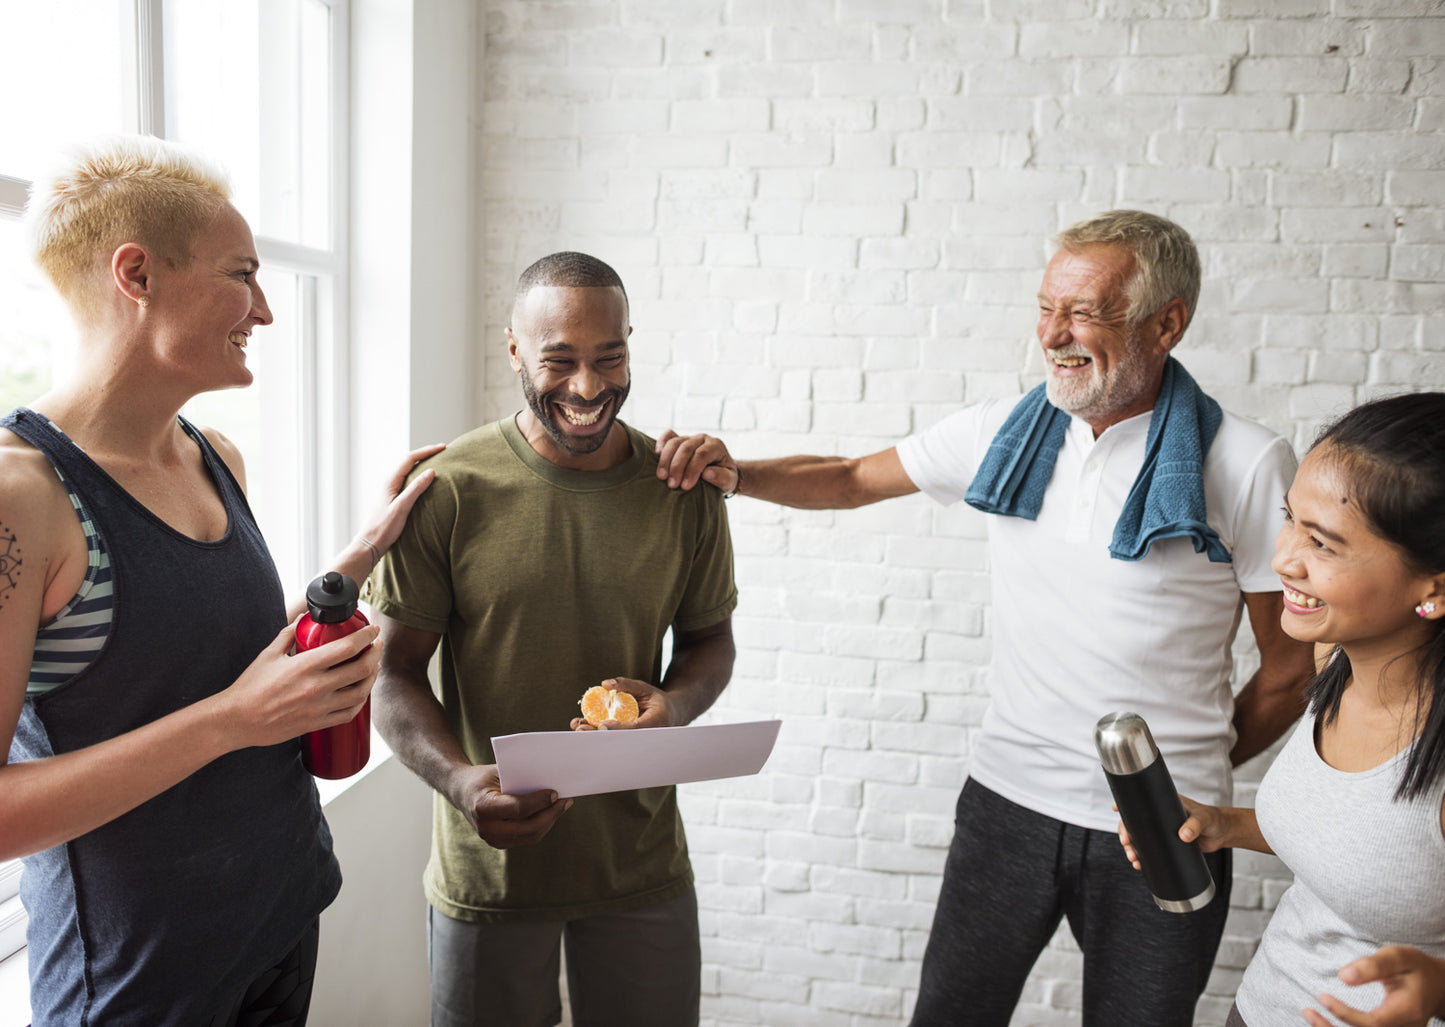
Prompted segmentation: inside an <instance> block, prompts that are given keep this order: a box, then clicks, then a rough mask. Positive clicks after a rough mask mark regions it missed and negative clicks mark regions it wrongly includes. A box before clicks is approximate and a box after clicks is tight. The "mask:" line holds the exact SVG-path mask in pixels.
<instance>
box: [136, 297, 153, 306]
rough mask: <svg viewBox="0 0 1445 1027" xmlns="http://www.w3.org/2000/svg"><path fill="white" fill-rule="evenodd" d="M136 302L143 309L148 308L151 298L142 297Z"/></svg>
mask: <svg viewBox="0 0 1445 1027" xmlns="http://www.w3.org/2000/svg"><path fill="white" fill-rule="evenodd" d="M136 302H137V303H139V304H140V305H141V306H143V307H148V306H150V305H151V298H150V297H149V296H142V297H141V298H140V299H138V300H136Z"/></svg>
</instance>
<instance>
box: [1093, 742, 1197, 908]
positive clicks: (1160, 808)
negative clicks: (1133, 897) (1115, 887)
mask: <svg viewBox="0 0 1445 1027" xmlns="http://www.w3.org/2000/svg"><path fill="white" fill-rule="evenodd" d="M1094 745H1095V746H1096V747H1097V748H1098V750H1099V762H1101V763H1102V764H1103V765H1104V776H1105V777H1106V778H1108V780H1109V790H1110V791H1111V792H1113V793H1114V802H1115V804H1116V805H1117V806H1118V807H1119V819H1120V820H1122V821H1123V822H1124V827H1125V828H1126V829H1127V830H1128V832H1129V838H1130V840H1131V841H1132V842H1133V843H1134V851H1135V852H1136V853H1137V854H1138V856H1139V866H1140V867H1141V869H1142V870H1143V872H1144V881H1145V883H1146V884H1148V886H1149V891H1150V892H1152V893H1153V895H1154V901H1155V902H1156V903H1158V904H1159V908H1160V909H1162V910H1165V911H1167V912H1170V913H1190V912H1193V911H1194V910H1196V909H1202V908H1204V907H1205V906H1207V905H1209V900H1210V899H1212V898H1214V878H1212V877H1210V875H1209V867H1207V866H1206V865H1205V863H1204V854H1203V853H1202V852H1200V851H1199V844H1198V843H1197V842H1184V841H1180V839H1179V828H1180V825H1182V824H1183V823H1184V821H1185V820H1186V819H1188V816H1189V814H1188V813H1187V812H1186V811H1185V809H1184V803H1182V802H1180V801H1179V792H1178V791H1176V790H1175V788H1174V779H1173V778H1172V777H1170V776H1169V768H1168V767H1166V766H1165V765H1164V757H1163V756H1161V755H1159V747H1158V746H1156V745H1155V744H1154V736H1153V735H1151V734H1150V733H1149V725H1148V724H1146V723H1144V718H1143V717H1141V716H1139V714H1137V713H1110V714H1109V715H1108V716H1106V717H1103V718H1101V719H1100V720H1099V723H1098V724H1097V725H1096V726H1095V727H1094Z"/></svg>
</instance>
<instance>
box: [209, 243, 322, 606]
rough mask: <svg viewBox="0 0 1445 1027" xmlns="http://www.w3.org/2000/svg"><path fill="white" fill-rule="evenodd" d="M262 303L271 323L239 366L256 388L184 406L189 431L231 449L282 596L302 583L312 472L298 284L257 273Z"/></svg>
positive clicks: (277, 274) (281, 275) (295, 279)
mask: <svg viewBox="0 0 1445 1027" xmlns="http://www.w3.org/2000/svg"><path fill="white" fill-rule="evenodd" d="M261 281H262V287H263V288H264V289H265V291H266V300H267V302H268V304H269V305H270V307H271V313H272V314H273V315H274V316H275V319H276V320H275V322H274V323H273V324H271V325H269V326H267V327H264V328H258V329H257V330H256V332H255V333H254V334H253V335H252V336H251V343H250V345H249V346H247V347H246V366H248V367H249V368H250V369H251V373H252V374H253V375H255V380H254V381H253V382H252V383H251V385H250V386H249V387H248V388H245V389H228V390H226V391H224V392H208V393H206V394H204V395H201V396H197V397H196V398H195V399H193V400H191V402H190V403H188V404H186V408H185V411H184V413H185V415H186V417H187V418H188V419H190V420H191V421H194V422H195V423H196V424H199V425H203V426H206V427H212V428H216V429H219V430H220V432H221V433H222V434H223V435H225V436H226V437H227V438H228V439H230V440H231V441H232V442H233V443H235V445H236V448H238V449H239V450H240V451H241V456H242V458H243V459H244V460H245V462H246V494H247V498H248V499H249V501H250V504H251V510H252V511H253V512H254V513H255V515H256V521H257V523H258V524H260V526H261V532H262V534H264V535H265V536H266V542H267V544H268V545H269V546H270V547H271V555H272V557H274V558H275V560H276V568H277V570H279V571H280V573H281V583H282V585H283V586H284V587H285V589H286V594H287V596H293V595H296V594H297V593H298V592H299V591H300V588H301V586H302V585H304V583H305V579H304V575H305V574H306V571H307V570H308V569H307V568H303V567H302V565H301V561H302V539H303V538H304V530H303V527H304V526H303V518H304V517H305V516H306V514H307V507H309V503H307V502H306V501H305V497H304V496H303V495H302V483H303V481H304V480H306V479H304V478H303V474H307V475H309V474H310V473H311V468H312V466H313V464H312V461H311V457H310V454H309V453H307V452H305V449H306V446H307V445H308V444H307V442H306V439H307V434H306V432H305V430H304V428H303V425H304V424H305V423H306V422H305V421H304V420H303V417H302V407H301V403H302V394H303V385H304V381H303V378H304V369H303V362H302V359H301V353H302V338H303V331H302V327H303V326H302V324H301V321H300V314H299V312H300V310H301V309H302V306H301V304H300V302H299V296H300V289H301V288H302V286H303V284H304V279H302V278H301V277H299V276H297V275H294V274H291V273H289V272H286V271H278V270H275V269H273V268H265V269H263V270H262V271H261Z"/></svg>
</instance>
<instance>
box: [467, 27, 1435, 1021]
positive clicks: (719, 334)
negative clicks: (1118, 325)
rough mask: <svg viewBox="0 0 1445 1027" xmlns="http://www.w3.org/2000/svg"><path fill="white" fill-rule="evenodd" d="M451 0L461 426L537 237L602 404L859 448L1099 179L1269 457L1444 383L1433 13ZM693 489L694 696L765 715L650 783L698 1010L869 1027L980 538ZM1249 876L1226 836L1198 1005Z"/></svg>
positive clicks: (980, 332) (1274, 869) (788, 440)
mask: <svg viewBox="0 0 1445 1027" xmlns="http://www.w3.org/2000/svg"><path fill="white" fill-rule="evenodd" d="M484 6H485V8H486V14H485V26H484V28H485V32H484V36H485V38H484V40H483V42H482V45H483V46H484V48H485V52H484V54H483V57H482V63H483V69H484V73H483V76H482V83H481V89H482V92H483V95H482V96H481V102H480V104H479V106H478V109H479V111H480V112H481V124H480V126H479V129H478V147H479V154H480V158H481V159H480V161H479V166H480V167H481V168H482V169H483V170H482V178H481V182H480V189H481V199H482V201H483V202H482V203H481V205H480V209H481V210H482V224H481V226H480V236H481V240H482V245H481V246H480V247H479V248H478V252H480V253H482V254H483V255H484V257H483V263H484V266H483V268H482V280H481V281H480V282H479V283H478V293H479V295H480V296H482V297H484V301H483V302H484V305H485V310H484V315H485V316H484V321H485V339H484V340H481V344H482V345H484V346H485V348H486V353H487V359H486V360H485V362H484V367H483V377H482V380H481V381H480V382H479V389H480V391H481V394H482V396H483V410H482V414H483V415H484V416H486V417H495V416H499V415H501V414H502V413H504V412H506V411H510V410H512V409H515V407H516V405H517V403H518V401H519V396H518V389H517V386H516V382H515V378H514V376H513V375H512V374H511V373H510V371H509V370H508V368H507V366H506V363H505V361H504V360H503V358H502V354H503V332H502V328H503V326H504V324H505V321H506V316H507V307H508V303H509V296H510V287H511V283H512V282H513V281H514V280H515V277H516V274H517V273H518V272H519V271H520V269H521V268H522V267H523V266H525V265H526V264H527V263H529V262H530V261H531V260H533V259H535V258H536V257H538V256H541V255H542V254H544V253H547V252H550V251H552V250H555V249H561V248H574V249H583V250H587V251H590V252H593V253H595V254H597V255H598V256H600V257H602V258H604V259H606V260H608V261H610V262H612V263H613V264H614V265H615V266H616V267H617V268H618V270H619V271H620V272H621V273H622V276H623V278H624V280H625V281H626V282H627V284H628V286H629V290H630V292H631V295H632V300H633V320H634V324H635V326H636V334H635V335H634V337H633V343H634V361H635V382H634V389H633V398H632V400H631V401H630V408H629V409H630V418H631V420H632V421H633V423H636V424H637V425H639V426H640V427H642V428H644V429H646V430H648V431H651V432H654V433H655V432H657V431H659V430H661V429H662V428H665V427H675V428H677V429H678V430H680V431H684V432H687V431H699V430H703V431H710V432H721V433H723V434H725V436H726V437H727V438H728V440H729V441H730V443H731V444H732V445H733V447H734V449H735V451H736V452H737V453H738V454H740V455H742V456H752V457H756V456H764V455H773V454H781V453H789V452H799V451H806V452H816V453H848V454H859V453H863V452H869V451H872V450H873V449H876V448H879V447H882V446H886V445H890V444H892V443H893V442H895V441H896V440H897V439H898V438H899V437H901V436H903V435H905V434H907V433H908V432H911V431H915V430H918V429H920V428H923V427H926V426H927V425H929V424H932V423H933V422H935V421H936V420H938V419H939V418H940V417H942V416H944V415H945V414H946V413H948V412H949V411H951V410H953V409H956V408H957V407H958V406H959V405H960V404H961V403H964V402H967V401H970V400H975V399H979V398H981V397H985V396H989V395H995V394H999V393H1001V392H1012V391H1015V390H1017V389H1019V388H1020V387H1022V386H1027V385H1030V384H1032V383H1033V382H1035V381H1037V378H1038V374H1039V361H1038V359H1037V356H1036V355H1035V354H1034V345H1035V344H1034V343H1033V338H1032V324H1033V301H1032V296H1033V293H1034V290H1035V289H1036V287H1037V283H1038V278H1039V273H1040V270H1041V269H1042V266H1043V263H1044V260H1045V258H1046V254H1047V249H1046V245H1045V239H1046V237H1047V236H1048V235H1049V234H1050V233H1051V232H1053V231H1055V230H1057V229H1059V228H1061V227H1063V226H1065V225H1067V224H1069V223H1071V222H1073V221H1075V220H1077V219H1078V218H1080V217H1083V216H1086V215H1088V214H1091V213H1094V212H1097V211H1099V210H1103V209H1107V208H1110V207H1116V206H1140V207H1145V208H1147V209H1151V210H1155V211H1158V212H1160V213H1163V214H1166V215H1169V216H1171V217H1174V218H1176V219H1177V220H1179V221H1180V222H1181V223H1182V224H1184V225H1185V226H1186V227H1187V228H1189V229H1190V230H1191V232H1193V233H1194V235H1195V238H1196V239H1197V241H1198V243H1199V245H1200V248H1201V251H1202V253H1203V257H1204V263H1205V269H1206V284H1205V289H1204V295H1203V297H1202V300H1201V310H1200V315H1199V318H1198V320H1197V321H1196V322H1195V324H1194V326H1193V328H1192V329H1191V332H1190V335H1189V337H1187V338H1186V340H1185V341H1184V343H1183V345H1182V346H1181V348H1180V350H1179V351H1178V355H1179V356H1180V358H1181V359H1182V360H1183V361H1184V362H1185V363H1186V364H1187V365H1188V366H1189V367H1190V368H1191V369H1192V370H1194V372H1195V373H1196V375H1198V376H1199V377H1200V378H1201V379H1202V380H1203V382H1204V384H1205V385H1206V387H1208V388H1210V389H1211V391H1213V392H1214V393H1215V394H1216V395H1217V396H1218V397H1219V398H1220V399H1221V401H1222V402H1224V404H1225V405H1226V406H1227V407H1229V408H1230V409H1233V410H1235V411H1237V412H1239V413H1241V414H1244V415H1246V416H1250V417H1253V418H1256V419H1258V420H1260V421H1263V422H1264V423H1266V424H1268V425H1270V426H1272V427H1274V428H1276V429H1277V430H1279V431H1281V432H1283V433H1285V434H1286V435H1287V436H1289V437H1290V438H1291V439H1292V440H1293V441H1294V442H1295V444H1296V445H1297V446H1303V445H1305V444H1307V442H1308V440H1309V439H1310V437H1311V436H1312V435H1313V433H1314V432H1315V431H1316V430H1317V428H1318V427H1319V425H1320V424H1321V423H1322V422H1324V421H1325V420H1327V419H1329V418H1330V417H1331V416H1332V415H1334V414H1336V413H1338V412H1339V411H1341V410H1342V409H1344V408H1346V407H1348V406H1350V405H1351V404H1353V403H1355V402H1358V401H1359V400H1361V399H1364V398H1366V397H1368V396H1372V395H1376V394H1379V393H1384V392H1389V391H1393V390H1398V389H1403V388H1415V387H1425V386H1435V387H1442V386H1445V210H1442V203H1441V199H1442V195H1445V171H1441V170H1440V168H1441V167H1445V57H1442V56H1441V55H1442V54H1445V18H1442V17H1441V16H1440V13H1439V12H1440V4H1439V3H1438V0H1213V2H1210V0H988V2H984V0H686V2H676V0H565V2H564V0H488V2H486V3H485V5H484ZM730 512H731V514H732V516H733V527H734V534H735V537H736V541H737V551H738V563H737V569H738V578H739V584H740V586H741V591H742V601H741V605H740V606H739V609H738V612H737V618H736V634H737V638H738V642H739V646H740V655H739V661H738V668H737V677H736V679H735V682H734V684H733V685H732V687H731V688H730V690H729V691H728V693H727V694H726V695H725V696H724V698H723V700H722V702H721V704H720V708H719V711H718V713H717V716H718V717H720V718H727V719H741V718H748V717H755V716H781V717H782V718H784V727H783V731H782V735H781V740H780V743H779V747H778V750H777V753H776V755H775V756H774V757H773V760H772V761H771V763H770V764H769V767H768V769H767V771H766V772H765V773H764V774H763V775H761V776H760V777H759V778H757V779H753V780H740V781H734V782H726V783H718V784H711V785H696V786H688V787H686V788H684V789H683V793H684V803H685V808H686V812H687V816H688V821H689V834H690V838H691V843H692V849H693V858H694V861H695V864H696V866H697V872H698V879H699V895H700V899H701V903H702V907H703V918H702V923H703V931H704V934H705V938H704V953H705V961H706V967H705V973H704V987H705V992H706V994H705V998H704V1019H705V1021H706V1022H708V1023H710V1024H777V1025H786V1024H807V1025H810V1027H815V1025H816V1027H829V1025H835V1024H836V1025H850V1027H856V1025H865V1024H867V1025H872V1024H897V1023H899V1022H902V1021H905V1020H906V1018H907V1015H908V1012H909V1010H910V1009H911V1006H912V1003H913V1000H914V989H915V987H916V981H917V972H918V960H919V957H920V954H921V953H922V950H923V946H924V943H925V941H926V937H927V931H928V926H929V920H930V913H931V910H932V904H933V901H934V898H935V895H936V893H937V888H938V873H939V869H940V867H941V866H942V863H943V857H944V851H945V846H946V844H947V841H948V837H949V832H950V820H951V815H952V804H953V801H954V797H955V795H956V792H957V789H958V788H959V786H960V785H961V783H962V780H963V777H964V774H965V773H966V767H967V758H968V753H969V746H970V736H971V734H972V731H973V729H974V727H975V726H976V725H977V723H978V721H979V717H980V715H981V713H982V711H983V708H984V704H985V702H986V695H987V681H986V671H985V667H986V663H987V659H988V653H989V640H988V587H987V580H986V569H985V554H984V547H983V542H982V525H981V523H980V519H979V518H978V517H977V516H976V515H975V514H973V513H972V512H971V511H968V510H962V511H960V510H943V509H937V508H935V507H933V506H932V505H931V504H930V503H928V502H927V501H926V500H924V499H922V498H921V497H913V498H910V499H906V500H900V501H895V502H893V503H888V504H883V505H882V506H879V507H875V508H873V509H870V510H861V511H853V512H840V513H804V512H793V511H783V510H780V509H777V508H774V507H770V506H766V505H763V504H760V503H756V502H753V501H749V500H746V499H744V500H739V501H737V502H734V503H732V504H731V507H730ZM1246 634H1247V632H1246ZM1250 660H1251V657H1250V654H1249V652H1248V651H1247V649H1246V648H1244V647H1241V651H1240V653H1239V654H1238V660H1237V665H1238V668H1239V673H1240V675H1241V676H1243V675H1246V674H1247V673H1248V671H1249V669H1250V666H1251V664H1250ZM1262 762H1263V761H1256V764H1255V765H1253V766H1251V767H1249V768H1247V771H1246V773H1245V775H1244V778H1245V782H1244V784H1243V786H1242V788H1241V793H1242V801H1251V800H1252V792H1253V785H1252V784H1251V783H1250V782H1253V781H1256V780H1257V779H1258V775H1259V773H1260V771H1261V766H1260V764H1261V763H1262ZM1287 883H1288V878H1287V876H1286V874H1285V873H1284V872H1283V870H1282V868H1281V866H1280V865H1279V863H1278V862H1277V861H1275V860H1273V859H1272V858H1267V857H1260V856H1255V855H1249V854H1245V855H1241V856H1240V857H1239V859H1238V864H1237V873H1236V881H1235V892H1234V902H1233V905H1234V908H1233V909H1232V911H1231V917H1230V922H1229V927H1228V930H1227V937H1226V939H1225V943H1224V945H1223V947H1222V948H1221V950H1220V955H1219V960H1218V964H1217V967H1216V972H1215V974H1214V977H1213V979H1212V981H1211V984H1210V988H1209V992H1208V994H1207V995H1206V998H1205V1000H1204V1001H1203V1002H1202V1003H1201V1004H1200V1007H1199V1019H1198V1022H1199V1023H1200V1024H1218V1023H1221V1022H1222V1021H1223V1018H1224V1014H1225V1012H1226V1010H1227V1009H1228V1007H1229V1002H1230V996H1231V994H1232V992H1233V989H1234V987H1235V986H1236V985H1237V983H1238V979H1239V975H1240V971H1241V970H1242V968H1243V967H1244V965H1245V964H1246V963H1247V962H1248V960H1249V957H1250V955H1251V954H1252V953H1253V950H1254V946H1255V944H1256V942H1257V940H1258V937H1259V932H1260V930H1261V929H1262V927H1263V925H1264V923H1265V922H1266V921H1267V918H1268V916H1269V912H1270V910H1271V909H1272V908H1273V906H1274V903H1275V901H1276V900H1277V899H1278V897H1279V894H1280V892H1281V891H1282V889H1283V888H1284V887H1285V886H1286V885H1287ZM1079 966H1080V961H1079V956H1078V952H1077V947H1076V946H1075V945H1074V944H1073V942H1072V939H1071V938H1069V937H1068V936H1067V932H1062V933H1061V934H1060V936H1059V937H1058V938H1056V940H1055V942H1054V943H1053V945H1052V946H1051V947H1050V949H1049V950H1048V951H1047V952H1046V953H1045V954H1044V957H1043V958H1042V960H1041V961H1040V963H1039V965H1038V967H1037V968H1036V971H1035V973H1034V976H1033V978H1032V979H1031V980H1030V982H1029V985H1028V988H1027V990H1026V992H1025V995H1024V1002H1023V1004H1022V1005H1021V1007H1020V1011H1019V1014H1018V1016H1017V1017H1016V1018H1015V1022H1016V1023H1018V1024H1063V1023H1074V1022H1077V1020H1078V1007H1079V996H1080V985H1079Z"/></svg>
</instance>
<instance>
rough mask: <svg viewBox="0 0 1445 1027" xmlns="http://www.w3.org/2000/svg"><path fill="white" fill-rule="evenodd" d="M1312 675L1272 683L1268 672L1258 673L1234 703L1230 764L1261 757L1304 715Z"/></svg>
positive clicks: (1306, 674)
mask: <svg viewBox="0 0 1445 1027" xmlns="http://www.w3.org/2000/svg"><path fill="white" fill-rule="evenodd" d="M1309 677H1310V675H1309V672H1308V671H1305V672H1302V673H1298V674H1296V675H1295V676H1294V677H1293V678H1290V679H1287V680H1285V681H1283V682H1275V683H1272V682H1271V681H1270V680H1269V678H1268V676H1267V675H1266V672H1265V670H1264V668H1260V670H1259V671H1256V672H1255V674H1254V676H1253V677H1251V678H1250V679H1249V681H1248V682H1247V683H1246V684H1245V686H1244V688H1243V689H1241V690H1240V692H1239V695H1237V696H1236V697H1235V700H1234V732H1235V741H1234V748H1233V749H1231V750H1230V752H1229V762H1230V763H1231V764H1232V765H1233V766H1236V767H1237V766H1239V765H1240V764H1241V763H1244V762H1245V761H1246V760H1249V759H1252V758H1253V757H1255V756H1258V755H1259V754H1260V753H1262V752H1264V750H1266V749H1268V748H1269V747H1270V746H1271V745H1273V744H1274V743H1275V741H1276V740H1277V739H1278V738H1279V737H1280V736H1281V735H1283V734H1284V733H1285V732H1286V731H1288V730H1289V726H1290V725H1291V724H1293V723H1294V722H1295V721H1296V720H1298V719H1299V717H1300V714H1302V713H1303V712H1304V709H1305V700H1304V686H1305V684H1306V683H1307V682H1308V681H1309Z"/></svg>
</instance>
